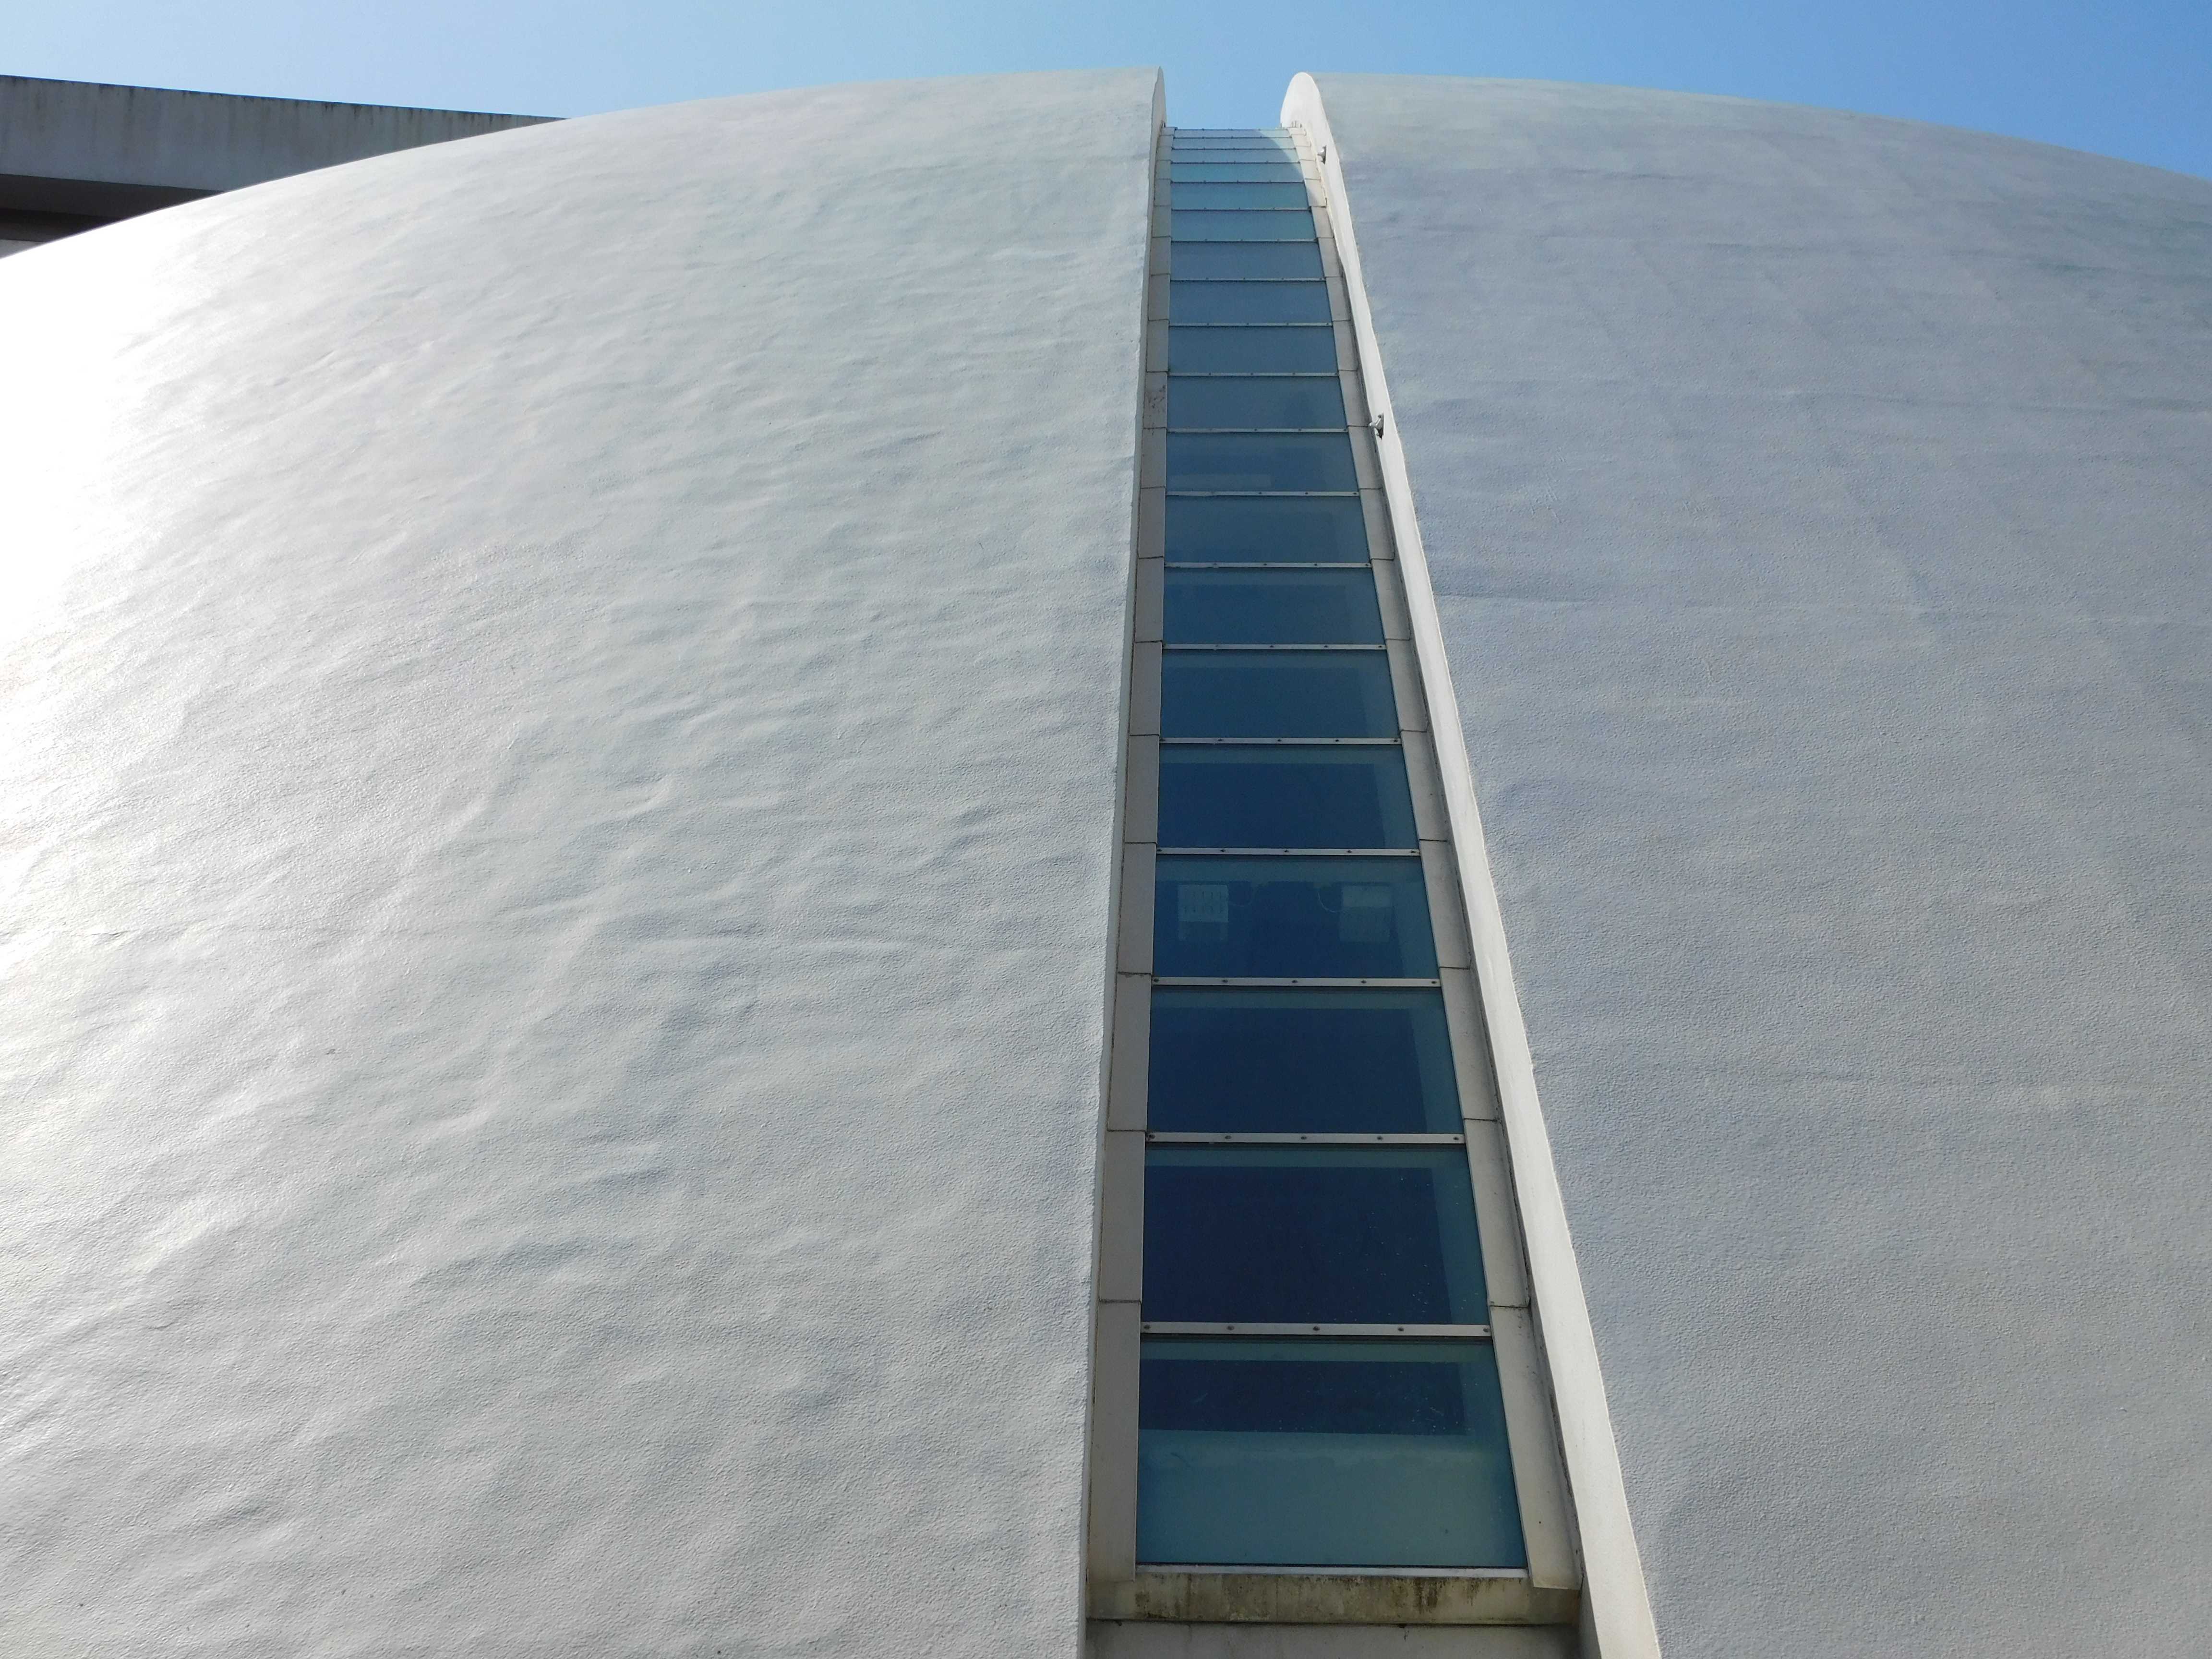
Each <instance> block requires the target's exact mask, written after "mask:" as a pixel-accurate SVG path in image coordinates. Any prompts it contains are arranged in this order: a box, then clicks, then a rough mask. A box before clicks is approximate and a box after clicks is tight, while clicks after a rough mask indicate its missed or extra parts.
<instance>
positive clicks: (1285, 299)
mask: <svg viewBox="0 0 2212 1659" xmlns="http://www.w3.org/2000/svg"><path fill="white" fill-rule="evenodd" d="M1168 316H1169V317H1170V319H1172V320H1174V321H1176V322H1178V323H1182V324H1185V325H1206V324H1210V323H1222V324H1228V325H1232V326H1234V325H1239V324H1253V323H1260V324H1266V323H1325V322H1327V321H1328V286H1327V285H1326V284H1325V283H1192V282H1182V283H1169V284H1168Z"/></svg>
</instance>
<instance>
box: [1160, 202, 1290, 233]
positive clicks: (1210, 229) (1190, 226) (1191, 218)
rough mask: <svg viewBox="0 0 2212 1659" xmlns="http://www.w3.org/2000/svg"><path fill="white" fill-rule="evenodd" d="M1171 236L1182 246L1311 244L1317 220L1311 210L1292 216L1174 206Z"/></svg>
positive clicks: (1171, 215) (1288, 214)
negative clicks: (1273, 243)
mask: <svg viewBox="0 0 2212 1659" xmlns="http://www.w3.org/2000/svg"><path fill="white" fill-rule="evenodd" d="M1168 223H1169V230H1170V234H1171V235H1172V236H1173V237H1174V238H1175V240H1176V241H1178V242H1310V241H1312V240H1314V217H1313V213H1312V210H1310V209H1307V208H1300V209H1298V210H1297V211H1295V212H1291V213H1277V212H1266V211H1261V212H1254V213H1208V212H1204V211H1199V212H1191V211H1188V210H1184V209H1182V208H1177V207H1174V206H1173V205H1172V204H1170V210H1169V213H1168Z"/></svg>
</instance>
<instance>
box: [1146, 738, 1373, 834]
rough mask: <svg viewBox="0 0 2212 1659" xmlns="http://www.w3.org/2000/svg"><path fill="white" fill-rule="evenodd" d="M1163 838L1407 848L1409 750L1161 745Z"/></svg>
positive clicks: (1161, 826) (1161, 824) (1361, 747)
mask: <svg viewBox="0 0 2212 1659" xmlns="http://www.w3.org/2000/svg"><path fill="white" fill-rule="evenodd" d="M1160 845H1161V846H1163V847H1327V848H1355V847H1406V848H1410V847H1412V846H1413V845H1414V840H1413V797H1412V794H1411V793H1410V792H1409V791H1408V790H1407V787H1406V757H1405V755H1404V754H1403V752H1402V751H1401V750H1397V749H1381V748H1373V749H1370V748H1368V747H1367V746H1365V745H1364V744H1362V745H1360V746H1359V747H1358V748H1348V747H1347V748H1312V749H1304V748H1293V747H1291V746H1290V745H1288V744H1284V745H1280V746H1277V745H1273V744H1270V745H1268V746H1267V747H1265V748H1253V749H1231V748H1228V747H1225V746H1222V745H1218V744H1206V745H1205V746H1204V747H1194V748H1188V749H1185V748H1180V747H1177V746H1176V744H1168V745H1167V746H1166V747H1165V748H1164V749H1162V750H1160Z"/></svg>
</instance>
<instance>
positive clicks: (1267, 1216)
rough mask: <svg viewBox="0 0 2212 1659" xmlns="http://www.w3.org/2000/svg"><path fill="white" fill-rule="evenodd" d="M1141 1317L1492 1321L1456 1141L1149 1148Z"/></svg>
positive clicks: (1337, 1321) (1460, 1149)
mask: <svg viewBox="0 0 2212 1659" xmlns="http://www.w3.org/2000/svg"><path fill="white" fill-rule="evenodd" d="M1145 1317H1146V1319H1151V1320H1163V1321H1167V1322H1178V1321H1184V1320H1189V1321H1194V1322H1207V1323H1213V1322H1231V1321H1233V1322H1238V1323H1243V1322H1246V1321H1254V1320H1256V1321H1261V1322H1267V1323H1285V1324H1288V1323H1297V1322H1312V1323H1315V1324H1322V1325H1360V1324H1407V1325H1486V1324H1488V1323H1489V1322H1490V1297H1489V1294H1488V1292H1487V1291H1485V1290H1484V1288H1483V1282H1482V1247H1481V1245H1480V1243H1479V1242H1478V1240H1477V1238H1476V1236H1475V1230H1474V1189H1473V1187H1472V1185H1471V1184H1470V1183H1469V1182H1468V1173H1467V1152H1466V1149H1465V1148H1463V1147H1459V1146H1154V1147H1152V1149H1151V1150H1150V1151H1149V1152H1146V1158H1145Z"/></svg>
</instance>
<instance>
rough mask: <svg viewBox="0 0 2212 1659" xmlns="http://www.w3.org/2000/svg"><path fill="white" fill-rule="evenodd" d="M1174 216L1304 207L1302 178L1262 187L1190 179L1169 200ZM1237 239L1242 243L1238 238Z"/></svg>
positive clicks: (1304, 190)
mask: <svg viewBox="0 0 2212 1659" xmlns="http://www.w3.org/2000/svg"><path fill="white" fill-rule="evenodd" d="M1168 200H1169V202H1170V204H1171V205H1172V207H1173V210H1175V211H1176V212H1177V213H1184V212H1188V211H1190V210H1193V209H1201V210H1204V209H1214V208H1301V209H1303V208H1306V207H1308V206H1309V205H1310V204H1309V203H1308V201H1307V199H1306V186H1305V181H1304V179H1283V180H1280V181H1279V182H1278V181H1273V180H1270V181H1269V182H1267V183H1265V184H1257V183H1237V184H1230V183H1227V182H1223V181H1213V180H1205V181H1201V180H1199V179H1190V180H1188V181H1187V182H1182V183H1178V184H1176V186H1175V188H1174V190H1173V191H1171V192H1170V195H1169V197H1168ZM1238 240H1243V239H1242V238H1239V239H1238Z"/></svg>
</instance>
